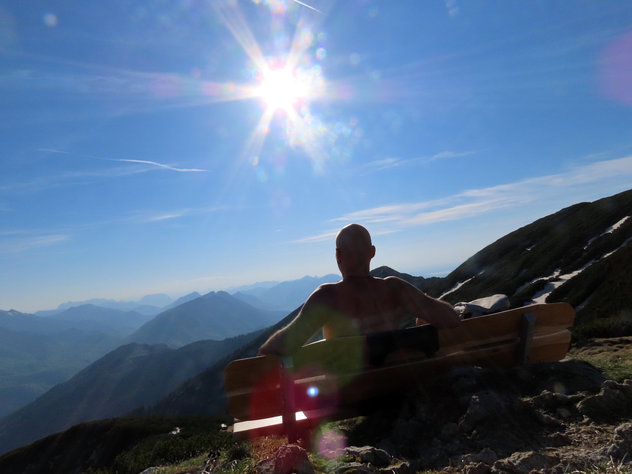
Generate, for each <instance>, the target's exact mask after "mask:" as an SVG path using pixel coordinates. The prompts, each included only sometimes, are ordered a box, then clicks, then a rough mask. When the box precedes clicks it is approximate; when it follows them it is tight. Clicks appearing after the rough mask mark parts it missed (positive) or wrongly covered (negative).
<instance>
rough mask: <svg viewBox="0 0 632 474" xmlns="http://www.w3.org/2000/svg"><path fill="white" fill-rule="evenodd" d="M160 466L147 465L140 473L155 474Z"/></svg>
mask: <svg viewBox="0 0 632 474" xmlns="http://www.w3.org/2000/svg"><path fill="white" fill-rule="evenodd" d="M160 469H161V468H160V467H156V466H153V467H148V468H147V469H145V470H144V471H141V472H140V474H155V473H157V472H160Z"/></svg>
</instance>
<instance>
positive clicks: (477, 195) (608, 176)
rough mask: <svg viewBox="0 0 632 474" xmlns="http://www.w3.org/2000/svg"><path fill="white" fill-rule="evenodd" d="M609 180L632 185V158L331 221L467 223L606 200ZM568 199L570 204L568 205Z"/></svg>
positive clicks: (376, 225)
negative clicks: (540, 206) (537, 207)
mask: <svg viewBox="0 0 632 474" xmlns="http://www.w3.org/2000/svg"><path fill="white" fill-rule="evenodd" d="M613 181H616V183H615V184H616V186H617V187H618V191H621V190H623V189H626V188H625V186H626V183H632V156H628V157H624V158H618V159H612V160H607V161H598V162H594V163H590V164H587V165H581V166H577V167H574V168H572V169H570V170H568V171H566V172H564V173H558V174H553V175H547V176H540V177H535V178H529V179H525V180H522V181H517V182H514V183H507V184H502V185H498V186H492V187H488V188H480V189H469V190H466V191H463V192H460V193H457V194H454V195H452V196H448V197H445V198H442V199H436V200H430V201H420V202H408V203H401V204H392V205H386V206H379V207H373V208H369V209H362V210H359V211H354V212H350V213H347V214H344V215H342V216H340V217H336V218H333V219H331V221H332V222H357V223H360V224H365V225H369V224H370V225H371V226H372V232H373V231H374V232H378V233H392V232H397V231H401V230H404V229H409V228H412V227H419V226H426V225H431V224H435V223H439V222H447V221H460V220H465V219H471V218H473V217H478V216H481V215H484V214H490V213H493V212H495V211H498V210H501V209H514V208H515V209H519V208H521V207H524V206H526V205H530V206H531V205H534V204H536V203H547V202H556V203H557V202H560V203H562V204H561V205H569V204H571V203H574V202H578V201H575V199H577V200H585V199H596V198H598V197H605V196H606V195H610V194H613V193H615V192H617V190H614V191H612V189H613V188H612V187H610V186H609V185H610V184H612V182H613ZM621 183H623V184H621ZM595 187H598V191H599V192H600V193H602V194H601V195H597V197H595V196H593V195H592V194H595V189H594V188H595ZM628 188H629V186H628ZM604 190H605V191H604ZM569 199H570V200H571V202H570V203H566V201H568V200H569ZM331 235H332V233H327V234H322V235H318V236H314V237H306V238H303V239H299V240H297V241H296V242H301V243H311V242H320V241H322V240H323V239H322V237H324V236H331Z"/></svg>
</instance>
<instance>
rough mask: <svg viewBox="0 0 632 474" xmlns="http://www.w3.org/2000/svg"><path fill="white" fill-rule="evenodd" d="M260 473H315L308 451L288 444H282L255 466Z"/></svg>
mask: <svg viewBox="0 0 632 474" xmlns="http://www.w3.org/2000/svg"><path fill="white" fill-rule="evenodd" d="M255 471H256V472H257V473H258V474H290V473H294V474H314V473H315V471H314V466H313V465H312V463H311V461H310V460H309V457H308V456H307V451H305V450H304V449H303V448H301V447H300V446H296V445H294V444H288V445H285V446H281V447H280V448H279V449H277V450H276V451H275V453H274V456H273V457H272V458H270V459H265V460H263V461H261V462H259V463H258V464H257V465H256V466H255Z"/></svg>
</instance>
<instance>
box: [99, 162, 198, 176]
mask: <svg viewBox="0 0 632 474" xmlns="http://www.w3.org/2000/svg"><path fill="white" fill-rule="evenodd" d="M110 161H121V162H123V163H141V164H144V165H151V166H156V167H158V168H164V169H167V170H170V171H177V172H179V173H204V172H206V171H207V170H204V169H199V168H176V167H174V166H170V165H166V164H164V163H158V162H156V161H148V160H126V159H112V160H110Z"/></svg>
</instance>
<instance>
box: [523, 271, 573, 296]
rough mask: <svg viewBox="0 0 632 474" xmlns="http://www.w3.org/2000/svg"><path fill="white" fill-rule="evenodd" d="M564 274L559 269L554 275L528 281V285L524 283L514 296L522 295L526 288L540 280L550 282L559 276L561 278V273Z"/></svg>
mask: <svg viewBox="0 0 632 474" xmlns="http://www.w3.org/2000/svg"><path fill="white" fill-rule="evenodd" d="M561 272H562V270H560V269H559V268H557V269H556V270H555V271H554V272H553V275H550V276H547V277H538V278H534V279H533V280H531V281H528V282H526V283H523V284H522V285H520V287H519V288H518V289H517V290H516V292H515V293H514V294H517V293H520V292H521V291H522V290H524V289H525V288H527V287H528V286H530V285H533V284H534V283H535V282H538V281H540V280H548V279H549V278H557V277H558V276H560V273H561Z"/></svg>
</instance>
